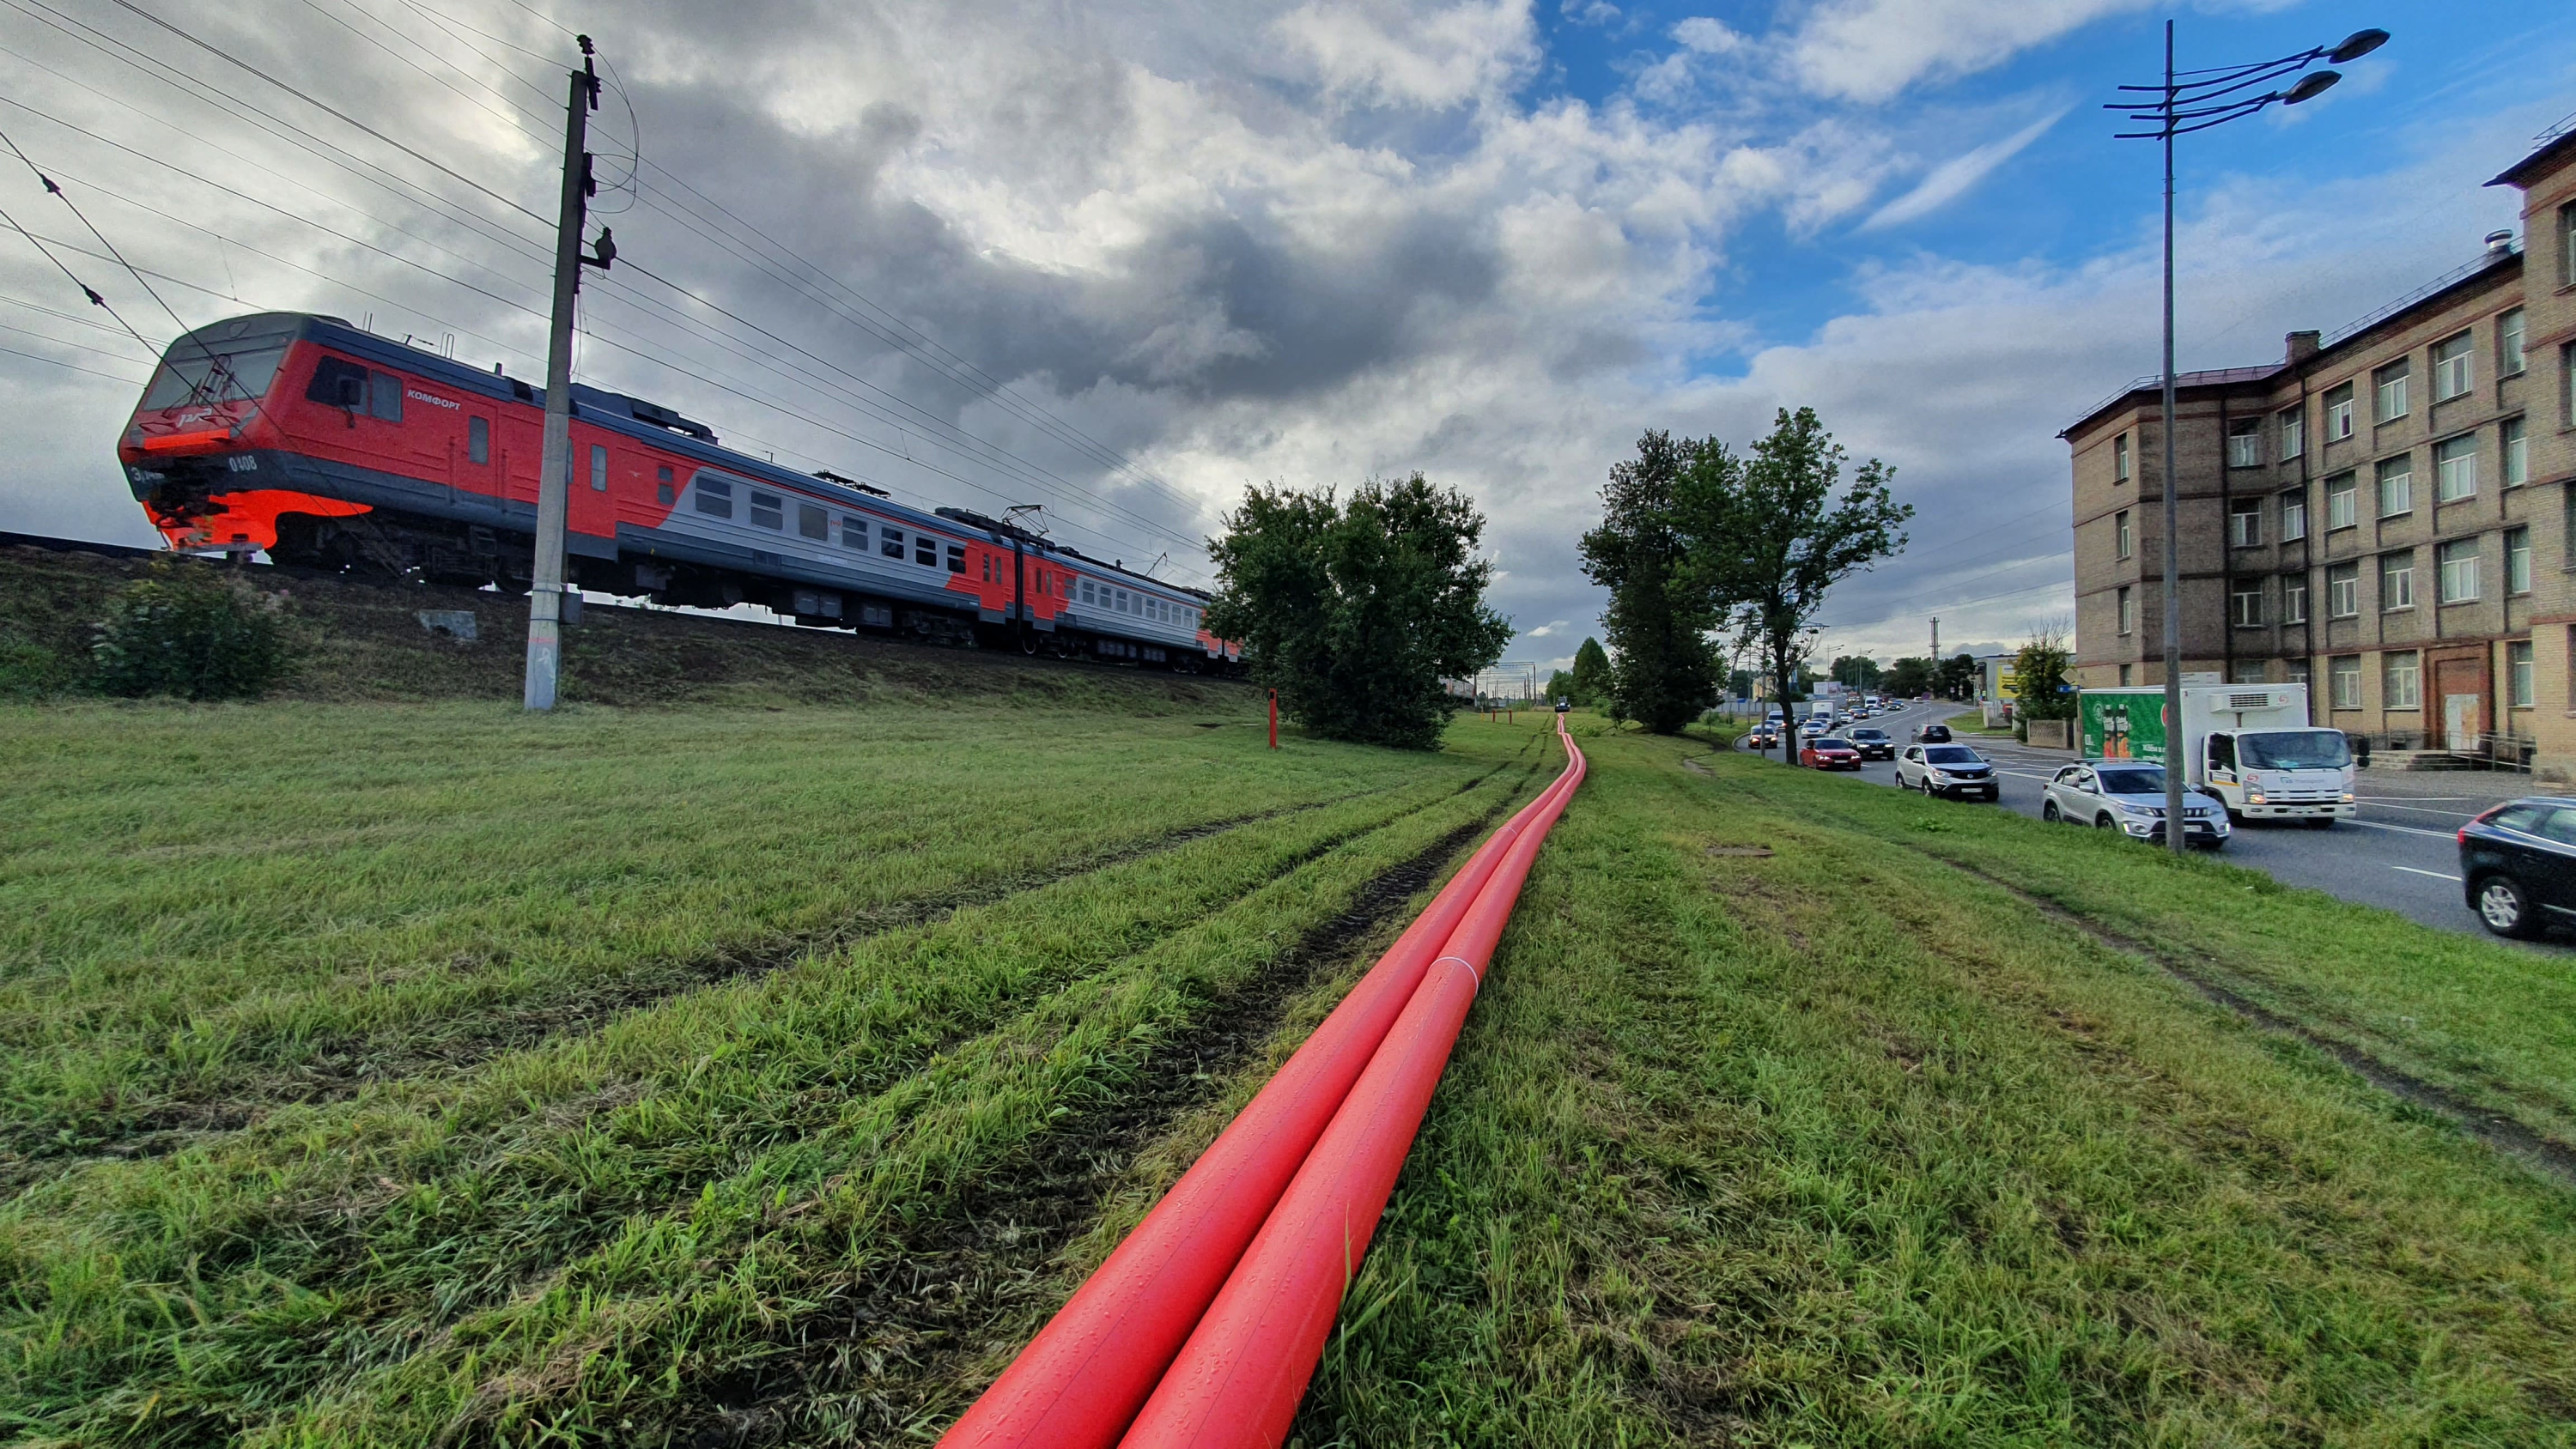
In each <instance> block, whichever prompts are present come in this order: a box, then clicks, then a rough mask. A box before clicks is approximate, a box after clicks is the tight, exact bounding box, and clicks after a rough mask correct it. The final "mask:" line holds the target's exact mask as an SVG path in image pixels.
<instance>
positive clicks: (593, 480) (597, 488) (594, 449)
mask: <svg viewBox="0 0 2576 1449" xmlns="http://www.w3.org/2000/svg"><path fill="white" fill-rule="evenodd" d="M590 491H591V492H593V493H605V492H607V491H608V450H607V449H606V448H603V447H601V446H600V445H598V444H597V443H593V444H591V445H590Z"/></svg>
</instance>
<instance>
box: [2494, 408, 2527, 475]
mask: <svg viewBox="0 0 2576 1449" xmlns="http://www.w3.org/2000/svg"><path fill="white" fill-rule="evenodd" d="M2496 474H2497V477H2498V478H2499V479H2500V480H2501V482H2502V484H2503V486H2505V487H2507V488H2519V487H2521V486H2522V485H2523V484H2525V483H2528V482H2530V481H2531V444H2530V442H2529V441H2528V440H2526V439H2525V438H2524V437H2523V436H2522V419H2520V418H2507V419H2505V420H2504V421H2503V422H2501V423H2498V424H2496Z"/></svg>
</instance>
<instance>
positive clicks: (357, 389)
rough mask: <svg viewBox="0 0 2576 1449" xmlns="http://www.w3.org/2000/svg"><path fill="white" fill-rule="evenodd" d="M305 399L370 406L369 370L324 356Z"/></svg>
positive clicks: (354, 408)
mask: <svg viewBox="0 0 2576 1449" xmlns="http://www.w3.org/2000/svg"><path fill="white" fill-rule="evenodd" d="M186 400H187V398H186V394H184V393H183V394H181V395H180V398H179V400H178V401H177V402H173V403H171V404H170V406H172V407H177V406H178V405H179V402H184V401H186ZM304 400H305V401H306V402H318V403H321V404H323V405H324V406H326V407H335V408H347V409H348V410H349V411H351V412H356V411H357V410H358V409H360V408H362V407H365V406H366V405H367V370H366V369H365V368H363V367H360V366H359V365H358V364H356V363H354V362H342V361H341V360H340V359H338V358H336V357H326V358H323V359H322V361H321V363H320V364H319V365H317V366H316V367H315V368H314V369H313V384H312V386H310V387H307V388H306V389H304ZM144 406H146V407H149V406H151V402H150V400H149V399H147V400H146V401H145V403H144Z"/></svg>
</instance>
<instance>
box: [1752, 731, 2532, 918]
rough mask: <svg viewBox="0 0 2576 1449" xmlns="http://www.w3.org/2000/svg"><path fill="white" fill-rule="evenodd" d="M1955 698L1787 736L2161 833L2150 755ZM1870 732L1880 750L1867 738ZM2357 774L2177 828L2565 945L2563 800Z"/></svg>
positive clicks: (2302, 876) (2083, 822) (2048, 812)
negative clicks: (2306, 797)
mask: <svg viewBox="0 0 2576 1449" xmlns="http://www.w3.org/2000/svg"><path fill="white" fill-rule="evenodd" d="M1964 708H1965V707H1964V706H1962V705H1960V704H1958V703H1956V702H1953V701H1946V700H1944V701H1937V702H1933V703H1922V702H1916V701H1891V702H1889V703H1888V704H1887V705H1886V707H1885V708H1884V709H1882V710H1880V711H1878V712H1876V713H1874V714H1872V715H1871V716H1870V717H1868V718H1866V719H1852V718H1846V719H1845V720H1844V721H1843V723H1842V724H1841V725H1840V726H1838V727H1834V728H1831V729H1818V730H1816V732H1815V733H1814V734H1813V735H1802V737H1801V739H1800V741H1799V744H1800V745H1801V746H1812V745H1815V744H1820V743H1823V742H1826V741H1832V742H1834V743H1837V744H1839V745H1841V746H1842V747H1844V748H1845V749H1847V750H1849V752H1850V753H1851V754H1853V755H1855V756H1857V757H1858V758H1857V760H1856V761H1854V762H1852V763H1848V764H1843V763H1840V762H1839V761H1838V762H1837V763H1838V767H1839V768H1841V769H1842V770H1843V771H1844V772H1845V773H1850V774H1856V775H1858V776H1859V777H1860V778H1861V779H1863V780H1866V781H1869V782H1871V783H1873V784H1879V785H1890V786H1894V787H1896V788H1898V789H1903V790H1914V791H1921V792H1923V793H1926V794H1927V795H1931V796H1935V797H1939V798H1943V799H1947V800H1957V801H1960V802H1961V803H1963V804H1965V805H1968V806H1970V807H1971V808H1983V803H1982V802H1986V801H1991V802H1992V803H1994V804H1995V805H1998V806H2000V807H2001V808H2003V809H2007V810H2013V811H2017V812H2019V813H2021V814H2023V815H2027V816H2030V817H2031V818H2033V819H2038V820H2053V821H2056V822H2058V823H2062V824H2067V825H2072V826H2080V827H2086V828H2091V829H2096V830H2117V831H2119V832H2121V833H2122V834H2124V835H2127V836H2129V837H2130V838H2131V839H2134V840H2137V841H2139V842H2141V844H2144V845H2161V844H2162V843H2163V841H2164V838H2165V821H2164V818H2163V816H2164V803H2165V802H2164V788H2165V787H2164V770H2163V767H2162V766H2161V765H2159V764H2157V763H2156V762H2154V761H2152V760H2133V759H2132V760H2090V761H2088V760H2084V759H2081V758H2079V757H2078V756H2077V755H2076V754H2075V753H2074V752H2073V751H2069V750H2050V749H2037V748H2033V747H2031V746H2029V745H2025V744H2021V743H2020V742H2018V741H2016V740H2015V739H2014V738H2013V737H2012V736H2011V735H2008V734H1996V735H1987V734H1983V733H1978V732H1974V731H1969V730H1965V729H1961V730H1958V731H1956V732H1955V733H1954V731H1953V730H1952V728H1951V725H1950V721H1951V720H1952V719H1953V718H1955V717H1956V716H1958V715H1959V714H1960V713H1961V712H1962V711H1963V709H1964ZM1801 723H1802V724H1803V722H1801ZM1789 727H1791V726H1790V725H1789V724H1788V722H1786V721H1783V722H1782V723H1781V725H1780V726H1779V727H1778V728H1789ZM1880 740H1884V741H1885V742H1886V743H1887V744H1888V745H1889V746H1891V748H1889V749H1887V750H1886V751H1885V752H1884V753H1881V752H1880V751H1878V750H1876V749H1873V748H1871V746H1872V745H1873V744H1874V743H1877V742H1878V741H1880ZM1757 742H1759V743H1757ZM1738 744H1739V748H1746V749H1754V748H1761V749H1766V750H1767V751H1768V752H1769V753H1770V754H1771V755H1773V756H1774V757H1777V756H1778V754H1779V752H1780V743H1779V734H1778V729H1777V728H1766V727H1757V729H1756V730H1755V731H1754V732H1753V733H1752V734H1750V735H1748V736H1746V738H1745V739H1744V740H1741V741H1739V742H1738ZM1953 751H1957V752H1960V753H1956V754H1954V753H1952V752H1953ZM1936 756H1938V758H1936ZM1918 757H1919V758H1918ZM1980 771H1982V773H1979V772H1980ZM1936 775H1938V776H1939V778H1938V779H1937V780H1936V779H1935V776H1936ZM2354 778H2355V786H2354V790H2353V792H2352V793H2353V796H2354V798H2353V799H2352V800H2351V801H2350V802H2347V803H2340V805H2339V809H2340V810H2347V811H2350V812H2351V813H2350V814H2339V815H2338V816H2337V817H2336V818H2314V817H2308V818H2291V819H2269V818H2261V817H2259V816H2253V815H2248V816H2247V818H2243V819H2238V820H2231V819H2230V818H2229V812H2228V810H2227V809H2226V808H2225V807H2224V806H2223V805H2222V804H2221V802H2220V800H2219V799H2218V798H2217V796H2216V795H2215V794H2213V793H2193V794H2191V795H2188V796H2186V800H2187V802H2188V803H2187V804H2186V807H2185V832H2186V834H2185V838H2186V839H2187V840H2188V841H2189V842H2190V843H2191V844H2193V845H2196V846H2200V847H2203V848H2205V849H2209V850H2213V851H2217V852H2221V853H2223V854H2225V855H2226V856H2227V858H2228V859H2230V860H2232V861H2233V862H2234V863H2236V864H2238V865H2244V866H2250V867H2253V868H2254V869H2257V870H2261V871H2265V872H2268V873H2269V874H2270V875H2271V876H2272V877H2273V878H2274V879H2276V880H2279V881H2281V882H2282V883H2283V884H2285V885H2296V886H2306V887H2309V888H2311V889H2315V890H2321V891H2324V892H2326V893H2328V894H2330V895H2334V896H2339V897H2341V898H2343V899H2345V900H2349V901H2354V902H2358V903H2361V904H2366V905H2374V906H2384V907H2386V908H2388V909H2390V910H2393V911H2396V912H2398V913H2399V914H2401V915H2404V916H2406V917H2408V918H2409V919H2411V920H2414V921H2417V922H2420V923H2421V924H2424V925H2427V926H2434V927H2438V928H2440V929H2442V930H2451V931H2479V930H2481V929H2484V930H2487V931H2492V932H2494V933H2495V934H2497V935H2503V936H2512V937H2517V938H2530V937H2535V936H2537V937H2540V938H2541V939H2542V940H2543V942H2544V944H2546V945H2548V946H2550V947H2553V948H2558V949H2564V948H2566V947H2567V946H2569V945H2571V944H2576V934H2570V931H2571V930H2576V800H2571V801H2569V802H2567V803H2566V804H2565V805H2564V806H2557V805H2542V806H2540V807H2538V808H2532V809H2514V808H2508V807H2511V806H2512V805H2513V804H2514V802H2516V801H2520V800H2523V799H2524V798H2525V797H2529V796H2532V795H2534V794H2536V793H2538V792H2537V791H2535V789H2534V787H2533V785H2532V783H2531V781H2530V780H2529V779H2528V778H2526V777H2524V776H2520V775H2514V774H2504V773H2486V772H2469V771H2459V772H2430V773H2419V772H2407V771H2371V770H2362V771H2357V772H2356V773H2355V777H2354ZM2241 808H2242V807H2240V810H2241ZM2482 817H2483V818H2482ZM2464 832H2465V836H2464ZM2464 858H2465V859H2466V860H2467V861H2468V864H2467V865H2466V867H2465V869H2464V864H2463V862H2464ZM2472 876H2474V877H2475V882H2474V883H2475V886H2476V889H2475V890H2474V891H2472V890H2471V889H2470V885H2471V878H2472Z"/></svg>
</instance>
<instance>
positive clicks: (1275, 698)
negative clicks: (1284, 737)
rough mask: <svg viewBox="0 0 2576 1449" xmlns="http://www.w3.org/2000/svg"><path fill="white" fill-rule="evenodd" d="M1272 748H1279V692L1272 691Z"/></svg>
mask: <svg viewBox="0 0 2576 1449" xmlns="http://www.w3.org/2000/svg"><path fill="white" fill-rule="evenodd" d="M1270 748H1272V749H1274V750H1275V749H1277V748H1279V691H1278V690H1275V689H1274V690H1272V691H1270Z"/></svg>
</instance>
